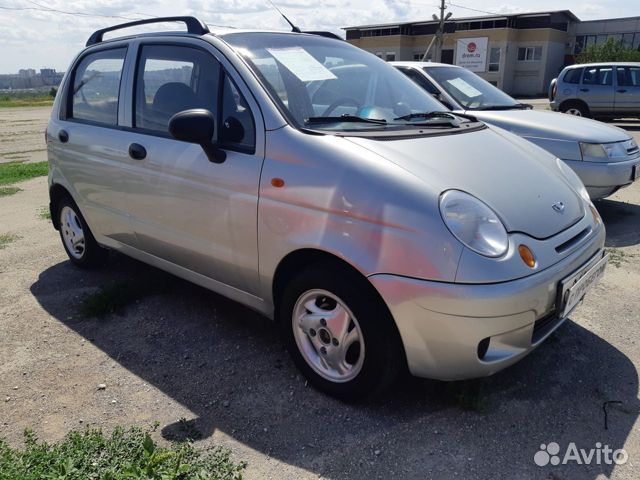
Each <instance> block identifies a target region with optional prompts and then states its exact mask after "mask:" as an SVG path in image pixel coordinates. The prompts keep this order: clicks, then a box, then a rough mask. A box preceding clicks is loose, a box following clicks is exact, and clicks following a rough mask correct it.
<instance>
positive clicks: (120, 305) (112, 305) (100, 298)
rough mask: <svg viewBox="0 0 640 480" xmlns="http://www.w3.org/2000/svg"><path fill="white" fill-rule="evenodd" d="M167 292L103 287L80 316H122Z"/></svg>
mask: <svg viewBox="0 0 640 480" xmlns="http://www.w3.org/2000/svg"><path fill="white" fill-rule="evenodd" d="M167 291H168V289H167V286H166V285H164V284H162V283H160V282H156V281H149V282H146V283H134V282H128V281H125V282H118V283H114V284H112V285H108V286H105V287H101V288H100V289H99V290H98V291H96V292H95V293H92V294H90V295H87V296H86V297H84V299H83V300H82V304H81V305H80V315H81V316H82V317H85V318H102V317H105V316H107V315H110V314H118V315H120V314H122V313H123V312H124V311H125V309H126V307H127V306H129V305H131V304H132V303H135V302H137V301H139V300H142V299H143V298H145V297H148V296H150V295H154V294H159V293H165V292H167ZM0 480H2V479H0Z"/></svg>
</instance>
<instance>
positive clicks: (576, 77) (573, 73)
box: [562, 68, 584, 84]
mask: <svg viewBox="0 0 640 480" xmlns="http://www.w3.org/2000/svg"><path fill="white" fill-rule="evenodd" d="M583 70H584V69H583V68H571V69H569V70H567V73H565V74H564V78H563V79H562V81H563V82H564V83H574V84H575V83H580V77H582V71H583Z"/></svg>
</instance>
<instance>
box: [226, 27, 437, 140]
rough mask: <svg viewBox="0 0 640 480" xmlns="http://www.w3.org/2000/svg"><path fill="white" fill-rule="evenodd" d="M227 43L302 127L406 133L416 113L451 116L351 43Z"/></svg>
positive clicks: (238, 36) (243, 37)
mask: <svg viewBox="0 0 640 480" xmlns="http://www.w3.org/2000/svg"><path fill="white" fill-rule="evenodd" d="M224 39H225V41H227V42H228V43H230V44H231V45H232V46H233V47H234V48H235V49H236V51H237V52H238V53H239V54H240V55H241V56H242V57H243V58H244V59H245V60H246V61H247V63H248V64H249V66H250V67H251V69H252V70H253V71H254V73H255V74H256V76H257V77H258V78H259V79H260V81H261V83H262V84H263V85H264V87H265V89H266V90H267V91H268V92H269V94H270V96H271V98H272V99H273V100H274V102H275V103H276V104H277V105H278V106H279V107H280V109H281V110H282V111H283V113H285V115H286V116H287V117H288V118H289V119H290V120H291V123H292V124H293V125H295V126H297V127H306V128H313V129H315V130H332V131H355V130H357V131H369V130H383V129H388V128H393V129H401V130H406V129H407V128H410V126H411V124H412V123H415V119H414V117H410V115H411V114H417V113H424V112H433V111H439V112H441V111H446V110H445V108H444V107H443V105H441V104H440V103H439V102H437V101H436V100H435V99H434V98H433V97H432V96H431V95H429V94H428V93H426V92H425V91H423V90H422V89H421V88H420V87H419V86H417V85H416V84H415V83H414V82H412V81H411V80H410V79H409V78H407V77H406V76H405V75H403V74H402V73H401V72H399V71H397V70H396V69H395V68H394V67H392V66H391V65H388V64H386V63H385V62H382V61H380V59H379V58H376V57H375V56H374V55H371V54H370V53H367V52H365V51H364V50H361V49H359V48H356V47H354V46H352V45H349V44H347V43H345V42H338V41H335V40H331V39H327V38H323V37H319V36H292V35H288V34H278V33H229V34H226V35H225V36H224ZM400 117H404V118H400ZM342 119H345V120H344V121H343V120H342ZM436 120H437V121H439V122H440V123H441V124H442V123H443V122H446V121H447V120H446V119H444V120H443V119H442V118H440V119H436ZM427 121H430V119H427V120H425V119H422V122H423V123H424V122H427ZM414 128H415V127H414Z"/></svg>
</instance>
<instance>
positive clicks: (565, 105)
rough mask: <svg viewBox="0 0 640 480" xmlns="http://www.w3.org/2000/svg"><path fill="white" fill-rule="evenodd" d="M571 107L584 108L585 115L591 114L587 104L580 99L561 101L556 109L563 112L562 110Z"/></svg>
mask: <svg viewBox="0 0 640 480" xmlns="http://www.w3.org/2000/svg"><path fill="white" fill-rule="evenodd" d="M571 105H579V106H581V107H584V109H585V111H586V112H587V115H589V114H591V109H590V108H589V104H588V103H587V102H585V101H584V100H582V99H580V98H569V99H567V100H563V102H562V103H561V104H560V106H559V107H558V110H560V111H563V109H564V108H569V107H570V106H571Z"/></svg>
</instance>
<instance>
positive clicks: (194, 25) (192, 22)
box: [87, 17, 209, 47]
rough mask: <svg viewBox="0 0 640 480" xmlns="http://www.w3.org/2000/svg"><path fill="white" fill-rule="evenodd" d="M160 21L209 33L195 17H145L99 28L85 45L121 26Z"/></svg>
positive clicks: (94, 42)
mask: <svg viewBox="0 0 640 480" xmlns="http://www.w3.org/2000/svg"><path fill="white" fill-rule="evenodd" d="M162 22H184V24H185V25H186V26H187V32H188V33H193V34H195V35H205V34H207V33H209V27H207V25H206V24H205V23H204V22H203V21H201V20H198V19H197V18H195V17H157V18H145V19H144V20H136V21H135V22H128V23H121V24H119V25H114V26H112V27H107V28H101V29H100V30H96V31H95V32H93V34H92V35H91V36H90V37H89V40H87V47H88V46H90V45H95V44H96V43H100V42H102V36H103V35H104V34H105V33H107V32H112V31H114V30H120V29H121V28H129V27H135V26H137V25H146V24H148V23H162Z"/></svg>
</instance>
